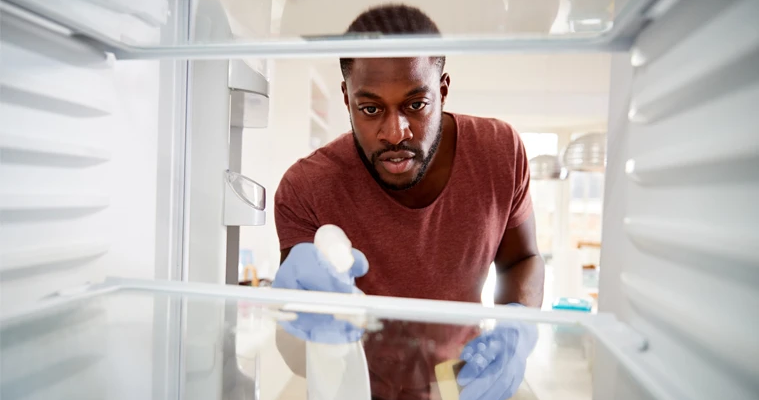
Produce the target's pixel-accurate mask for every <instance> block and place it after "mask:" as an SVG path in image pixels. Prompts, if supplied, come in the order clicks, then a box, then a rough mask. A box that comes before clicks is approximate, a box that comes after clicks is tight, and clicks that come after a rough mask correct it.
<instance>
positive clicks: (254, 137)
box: [240, 60, 312, 277]
mask: <svg viewBox="0 0 759 400" xmlns="http://www.w3.org/2000/svg"><path fill="white" fill-rule="evenodd" d="M310 70H311V63H310V62H309V61H301V60H276V61H275V62H273V66H272V69H271V73H272V76H271V78H270V85H271V86H270V93H271V94H270V108H269V126H268V127H267V128H264V129H245V130H244V131H243V152H242V172H243V174H244V175H246V176H248V177H250V178H251V179H253V180H255V181H256V182H259V183H260V184H262V185H263V186H264V187H265V188H266V225H264V226H259V227H242V228H241V230H240V248H241V249H252V250H253V253H254V264H255V265H256V266H257V267H258V268H260V269H259V271H260V273H261V274H262V275H263V276H266V272H265V271H267V270H268V271H270V274H271V275H270V277H273V273H274V272H275V271H276V268H277V267H278V266H279V241H278V238H277V234H276V227H275V225H274V194H275V193H276V190H277V186H278V185H279V181H280V179H282V175H284V173H285V171H287V169H288V168H289V167H290V166H291V165H292V164H293V163H295V161H296V160H298V159H299V158H301V157H305V156H307V155H308V154H310V152H311V151H312V150H311V148H310V147H309V129H310V125H309V120H308V112H309V104H310V99H309V90H310V89H309V73H310Z"/></svg>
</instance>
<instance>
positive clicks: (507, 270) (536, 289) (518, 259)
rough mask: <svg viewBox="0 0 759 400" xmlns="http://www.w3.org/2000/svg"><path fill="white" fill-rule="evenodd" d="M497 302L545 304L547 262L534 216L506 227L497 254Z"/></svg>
mask: <svg viewBox="0 0 759 400" xmlns="http://www.w3.org/2000/svg"><path fill="white" fill-rule="evenodd" d="M495 267H496V272H497V280H496V282H497V284H496V293H495V303H496V304H509V303H520V304H522V305H524V306H527V307H540V306H541V305H542V304H543V283H544V278H545V264H544V263H543V258H542V257H541V256H540V252H539V251H538V244H537V239H536V237H535V216H534V215H533V214H530V216H529V217H528V218H527V219H526V220H525V221H524V222H523V223H522V224H520V225H519V226H517V227H514V228H511V229H506V232H505V233H504V235H503V239H501V244H500V245H499V246H498V251H497V253H496V256H495Z"/></svg>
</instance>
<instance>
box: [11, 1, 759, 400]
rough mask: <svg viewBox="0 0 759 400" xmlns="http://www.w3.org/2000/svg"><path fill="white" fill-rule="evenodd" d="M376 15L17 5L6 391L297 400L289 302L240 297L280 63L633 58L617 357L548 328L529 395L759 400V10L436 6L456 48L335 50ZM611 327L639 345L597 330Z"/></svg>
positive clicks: (610, 303)
mask: <svg viewBox="0 0 759 400" xmlns="http://www.w3.org/2000/svg"><path fill="white" fill-rule="evenodd" d="M375 3H377V4H378V3H379V2H369V1H367V2H349V1H341V2H339V6H336V8H335V9H336V10H337V11H336V12H335V15H334V21H338V22H335V23H334V24H326V25H325V23H320V22H319V21H318V20H319V18H313V16H314V15H315V14H316V13H319V12H325V11H324V9H323V8H322V7H326V6H325V5H324V4H326V3H325V2H316V1H312V2H299V1H271V2H270V1H235V0H219V1H216V0H198V1H186V0H167V1H150V0H143V1H129V2H127V1H116V0H113V1H105V0H70V1H63V0H56V1H43V0H3V1H2V2H0V6H1V8H0V53H1V54H0V225H2V226H1V227H0V305H2V306H1V307H0V318H2V325H0V351H2V352H3V357H2V371H0V372H1V373H0V376H1V377H2V378H0V379H2V380H1V381H0V383H1V384H2V397H3V398H6V397H7V398H19V399H21V398H23V399H32V398H55V397H56V396H57V397H58V398H79V395H80V394H81V393H82V392H81V390H83V389H87V391H86V394H92V396H93V397H101V398H109V399H110V398H114V399H118V398H155V399H158V398H191V397H193V396H197V397H198V398H213V399H215V398H225V397H223V396H225V395H229V396H232V394H231V393H233V392H234V391H235V390H238V391H237V392H235V393H236V395H239V396H243V397H244V396H247V397H245V398H250V397H251V396H257V397H254V398H260V399H267V400H268V399H272V400H274V399H276V398H277V396H278V395H279V394H280V393H281V392H282V390H283V388H286V387H287V385H289V384H291V383H292V382H295V381H292V380H290V378H291V377H292V374H291V373H290V372H289V370H288V368H287V366H286V365H284V364H283V361H282V359H281V357H280V356H279V355H278V354H277V352H276V349H274V348H273V347H272V346H271V341H272V340H273V339H272V336H271V335H272V332H273V330H274V327H275V326H276V323H275V320H276V318H275V317H271V316H262V314H261V313H262V312H263V311H260V310H263V309H265V307H264V308H262V307H259V306H260V304H259V303H256V301H258V302H266V303H267V304H281V303H282V302H283V300H281V299H282V298H283V297H279V296H286V295H284V294H278V291H274V290H264V289H247V290H250V291H251V292H250V293H248V292H242V291H240V288H236V287H230V286H226V287H224V286H221V285H222V284H224V283H230V281H229V279H230V276H231V274H234V273H236V266H237V260H236V257H237V256H238V253H237V251H236V250H237V248H236V246H238V245H239V227H240V226H241V225H258V224H260V223H261V222H262V221H261V220H260V219H259V217H260V215H258V214H256V213H254V212H252V211H251V214H248V215H244V216H243V217H240V218H242V219H233V218H232V217H231V216H229V215H228V214H227V211H229V210H231V209H232V207H233V206H235V205H236V206H240V205H241V204H253V203H251V202H248V203H245V202H244V201H242V202H238V203H234V204H233V203H230V202H232V201H237V200H234V199H239V197H238V196H237V195H236V194H235V192H234V191H232V192H230V191H229V190H228V189H229V188H230V187H231V184H230V182H229V181H228V180H226V179H227V177H229V176H230V175H229V171H231V172H241V168H242V166H241V157H242V153H241V148H240V146H238V144H239V143H240V142H241V141H242V140H243V139H245V138H244V137H243V136H242V135H243V132H244V129H242V128H244V127H246V126H265V125H266V124H267V123H268V106H269V92H268V90H269V89H268V80H269V79H270V75H271V74H270V71H269V68H270V62H271V60H273V59H277V60H284V59H293V58H297V59H305V58H313V57H338V56H339V55H346V56H353V57H359V56H405V55H415V54H437V53H438V52H444V53H446V54H458V55H462V56H466V55H475V54H523V53H525V54H526V53H536V54H541V53H543V54H545V53H585V52H594V53H608V54H611V67H610V68H611V83H610V85H611V86H610V101H609V115H608V128H607V143H608V145H607V154H608V156H607V164H606V173H605V175H606V176H605V183H604V210H603V247H602V249H601V263H602V264H603V265H604V269H603V273H602V274H601V275H600V277H599V280H600V281H599V296H600V297H599V305H600V306H599V313H598V314H597V315H593V316H592V318H591V319H590V320H588V321H582V322H581V323H580V325H581V326H582V327H583V328H580V334H579V337H582V338H588V337H594V338H596V339H595V342H593V341H591V345H588V344H587V343H586V341H585V339H581V340H580V341H579V343H581V345H578V342H577V336H572V335H570V336H569V337H571V338H573V339H571V340H570V341H571V342H572V343H569V344H568V345H567V344H566V343H563V342H561V340H560V339H557V338H556V336H555V335H554V334H555V332H556V329H558V327H557V326H554V325H552V324H551V323H550V322H552V323H556V320H555V318H560V316H559V314H555V313H553V312H546V313H545V315H546V316H545V319H546V320H545V321H543V322H542V325H541V327H542V328H541V339H540V340H541V341H540V342H539V346H538V348H537V349H536V351H535V353H534V354H533V356H532V359H531V365H532V366H534V367H530V368H533V369H528V376H527V378H526V381H525V389H529V390H530V391H531V392H533V394H534V395H536V396H537V398H540V399H548V398H552V397H550V396H551V393H544V394H542V395H541V394H540V393H539V392H540V390H541V389H540V388H541V387H543V388H546V387H549V388H550V387H554V388H556V387H558V386H560V387H562V388H565V389H567V390H570V389H571V387H572V385H573V383H571V382H568V381H566V380H561V379H562V378H561V376H562V373H560V372H556V373H555V374H554V372H553V371H550V372H540V371H541V370H540V368H541V365H542V366H543V367H545V366H546V365H548V364H541V360H545V359H546V358H550V357H554V356H556V354H558V353H561V354H563V355H567V354H569V355H570V357H569V358H568V359H567V360H569V361H567V362H566V363H559V364H551V365H561V368H562V371H563V370H564V369H567V370H569V369H572V368H574V369H576V370H577V371H578V372H577V375H576V376H577V377H578V378H577V381H574V383H576V382H582V384H583V385H586V386H587V387H588V388H589V389H590V391H592V396H593V397H592V398H594V399H607V398H619V399H639V398H645V399H649V398H650V399H662V400H663V399H682V398H688V399H707V398H723V399H744V398H754V397H756V395H757V393H759V386H757V383H756V382H759V379H757V378H759V364H757V363H756V361H755V360H757V359H759V345H758V344H757V342H756V340H755V339H754V337H755V335H753V334H752V333H753V332H756V331H757V329H759V319H757V318H756V311H755V310H756V309H757V308H759V289H757V288H759V269H757V266H759V258H758V256H757V253H756V252H755V251H754V247H755V246H756V243H759V234H757V229H756V226H757V223H759V211H758V210H759V209H757V207H756V200H755V199H756V198H757V197H759V185H758V184H757V182H759V139H758V138H757V135H756V128H755V127H756V126H757V125H759V113H756V111H755V108H756V107H755V105H756V104H759V29H758V28H757V27H756V23H755V21H756V20H757V19H759V2H757V1H754V0H730V1H708V0H692V1H685V0H679V1H675V0H659V1H653V0H628V1H614V2H611V1H600V0H599V1H564V0H562V1H560V2H558V6H557V7H558V8H556V9H552V8H551V7H550V6H549V3H552V2H548V1H546V2H543V1H540V2H537V1H535V2H531V3H530V2H524V1H508V2H503V1H500V0H499V1H488V0H481V1H478V2H476V4H474V5H471V6H466V8H468V9H469V10H475V11H476V12H474V13H471V14H468V15H469V16H468V17H466V18H450V15H454V14H453V13H450V14H445V15H444V14H443V13H442V11H440V9H441V7H438V6H437V4H438V2H432V1H425V0H415V1H410V2H408V3H409V4H413V5H417V6H419V7H421V8H422V9H423V10H425V11H428V12H430V14H431V15H432V16H433V18H439V19H440V25H441V28H442V29H443V30H444V35H443V37H442V38H437V39H435V38H413V37H412V38H400V39H394V38H384V39H367V38H357V39H351V40H347V39H341V40H336V39H335V38H333V37H331V35H336V34H339V33H340V32H341V31H342V29H343V26H344V25H347V24H348V23H349V22H350V19H351V18H352V17H353V16H355V14H357V13H358V12H360V10H362V9H364V8H366V7H368V6H370V5H373V4H375ZM570 3H572V4H574V8H572V7H569V8H567V6H566V5H567V4H570ZM330 4H331V3H330ZM562 7H563V8H562ZM436 13H439V14H436ZM544 14H545V15H558V16H560V18H558V19H554V20H551V19H544V18H541V17H540V16H542V15H544ZM446 15H448V16H446ZM461 15H463V14H462V13H459V14H458V15H457V17H458V16H461ZM524 16H530V17H529V18H527V17H524ZM517 17H518V18H517ZM515 18H516V21H529V22H531V23H524V24H520V23H516V22H513V21H514V19H515ZM340 21H342V22H340ZM504 21H511V22H510V23H505V22H504ZM557 21H558V22H557ZM325 26H326V27H325ZM327 28H329V29H327ZM235 68H239V69H240V70H243V71H246V72H244V73H242V76H244V77H246V78H245V79H244V80H243V81H237V80H233V79H232V78H231V77H232V76H233V75H234V76H237V75H236V74H232V73H231V71H233V70H234V69H235ZM315 87H317V89H318V84H316V86H315ZM235 106H240V107H241V109H242V110H243V115H248V116H251V117H250V118H252V119H251V120H248V121H247V122H245V121H242V120H240V121H238V120H236V119H235V118H234V116H236V115H237V114H235V111H234V110H235ZM316 125H317V128H318V127H319V124H318V122H317V123H316ZM317 139H318V138H317ZM248 178H250V179H251V180H252V181H255V179H256V177H255V176H254V175H253V176H249V177H248ZM264 186H266V185H264ZM241 190H242V189H241ZM256 190H257V189H256ZM256 190H253V191H252V192H248V193H258V192H257V191H256ZM238 194H239V192H238ZM270 209H271V205H270V204H269V205H268V207H266V210H267V212H268V211H269V210H270ZM241 210H243V211H244V210H245V208H242V209H241ZM259 211H262V210H259ZM235 215H239V214H235ZM272 223H273V221H271V220H268V221H266V222H265V224H266V225H267V226H268V227H269V228H270V227H271V224H272ZM251 229H257V228H251ZM262 229H263V228H262ZM109 277H120V278H129V279H138V281H120V280H114V279H112V278H109ZM142 280H145V281H142ZM152 280H158V281H156V282H157V283H155V285H156V286H155V287H152V286H151V283H149V282H147V281H152ZM169 281H170V282H169ZM123 282H127V283H123ZM134 282H137V283H134ZM197 282H202V283H203V284H207V285H210V286H202V288H198V287H195V286H193V285H195V284H196V283H197ZM165 285H169V286H170V289H167V288H166V287H165ZM209 291H210V292H213V293H214V294H213V295H209V294H208V293H207V292H209ZM209 296H210V297H209ZM307 298H308V299H309V301H314V302H317V303H319V302H323V303H327V304H329V303H330V302H331V301H332V300H331V299H332V298H331V297H330V296H327V295H325V297H321V296H319V295H313V296H311V297H308V296H307ZM244 299H247V300H244ZM277 299H279V300H277ZM247 301H250V302H252V304H253V305H252V306H251V305H250V304H247V303H246V302H247ZM278 301H279V302H280V303H277V302H278ZM288 301H291V302H293V303H299V302H302V301H303V299H301V298H292V299H289V300H288ZM369 301H372V300H369ZM59 303H60V304H59ZM368 304H369V303H367V304H365V306H367V307H368ZM372 304H374V303H372ZM393 304H395V303H393V302H392V301H391V300H389V299H388V300H387V303H386V304H384V305H383V304H379V303H378V304H377V305H376V307H375V306H372V307H373V308H371V312H370V314H371V313H378V314H382V313H383V312H393V311H397V309H393V308H392V305H393ZM399 304H400V303H399ZM415 304H416V303H413V301H411V300H409V303H408V306H409V309H414V308H413V306H414V305H415ZM267 307H268V306H267ZM459 307H461V308H459ZM275 308H276V307H275ZM357 308H361V307H358V306H357ZM433 308H435V307H433ZM50 310H54V311H55V312H52V313H51V312H50ZM251 310H258V311H251ZM422 310H423V309H422V308H419V309H417V312H419V313H421V312H422ZM452 310H453V311H452V313H453V314H455V315H462V314H463V313H464V311H465V310H466V311H470V312H472V315H476V316H478V317H477V318H471V319H466V318H464V317H462V318H463V319H461V321H463V320H466V321H467V322H466V323H464V324H465V325H470V326H477V325H479V323H480V322H479V321H480V320H486V319H489V318H498V316H499V315H500V316H501V317H502V318H506V319H510V318H517V319H519V318H526V317H527V316H525V315H512V314H501V313H503V312H504V311H502V310H501V309H499V308H498V307H496V308H495V309H488V308H486V307H479V306H478V307H477V308H467V307H466V306H465V305H457V306H456V308H453V309H452ZM416 317H420V315H416ZM405 318H407V319H414V318H415V317H414V316H413V315H406V316H405ZM435 318H437V320H435V321H431V322H439V323H445V322H450V321H448V320H447V319H446V317H445V315H444V314H439V315H437V316H436V317H435ZM401 319H403V318H401ZM603 321H613V324H611V325H609V326H614V327H621V328H620V329H621V331H623V332H626V333H625V334H622V335H617V334H615V333H614V330H613V329H612V330H605V329H600V328H599V329H597V330H595V331H593V328H590V329H591V331H592V332H590V334H588V332H587V331H586V330H587V329H588V327H600V326H604V325H603ZM619 321H621V323H620V324H617V322H619ZM565 322H566V321H565ZM575 322H576V321H575ZM459 323H460V321H459ZM573 328H576V327H575V326H573ZM544 331H545V332H546V334H545V335H544V334H543V332H544ZM559 332H564V331H562V330H561V329H559ZM572 332H574V333H573V334H576V333H577V331H574V330H571V329H570V333H572ZM627 333H631V335H627ZM267 335H268V336H267ZM560 337H561V336H560ZM230 338H231V339H230ZM631 338H632V339H631ZM638 339H640V341H639V340H638ZM599 340H600V341H601V342H602V345H598V341H599ZM265 341H268V342H266V343H269V344H270V345H269V346H261V345H260V343H263V342H265ZM641 342H642V343H644V344H645V345H640V343H641ZM592 343H595V344H592ZM565 345H566V346H568V348H569V350H566V349H565V347H566V346H565ZM573 346H574V347H573ZM588 348H590V349H592V351H587V349H588ZM540 349H543V350H540ZM575 356H576V357H578V358H572V357H575ZM583 368H585V370H586V371H587V370H588V368H590V371H591V372H588V373H586V371H582V372H579V371H580V370H582V369H583ZM229 371H234V373H232V372H229ZM251 371H259V372H260V373H261V374H262V375H261V376H262V377H263V376H265V375H266V373H267V371H268V372H269V373H270V374H272V375H270V376H269V377H267V378H266V379H265V380H263V381H262V380H259V379H258V378H259V377H258V375H257V374H256V373H254V372H251ZM280 371H284V372H281V373H280ZM127 372H128V374H127ZM275 372H276V373H275ZM530 374H532V375H530ZM571 376H575V375H571ZM256 382H258V383H256ZM261 382H263V384H260V385H259V383H261ZM32 383H33V384H32ZM267 385H269V386H267ZM541 385H543V386H541ZM527 386H529V388H527ZM250 391H252V392H250ZM562 393H563V392H558V394H556V393H554V394H553V395H556V396H559V397H556V398H570V397H569V396H571V394H568V393H563V394H562ZM583 393H585V392H583ZM561 396H565V397H561ZM303 398H305V397H303Z"/></svg>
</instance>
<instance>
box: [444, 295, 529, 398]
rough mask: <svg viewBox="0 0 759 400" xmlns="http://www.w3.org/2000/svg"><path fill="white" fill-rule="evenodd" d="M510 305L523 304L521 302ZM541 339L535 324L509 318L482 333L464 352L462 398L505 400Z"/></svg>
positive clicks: (522, 377) (459, 381)
mask: <svg viewBox="0 0 759 400" xmlns="http://www.w3.org/2000/svg"><path fill="white" fill-rule="evenodd" d="M509 306H517V307H521V305H520V304H509ZM537 341H538V330H537V327H536V326H535V324H533V323H527V322H520V321H506V322H501V323H499V324H498V325H496V327H495V328H494V329H493V330H490V331H487V332H483V333H482V334H481V335H480V336H479V337H477V338H475V339H473V340H472V341H470V342H469V343H467V345H466V346H464V350H463V351H462V352H461V357H460V358H461V359H462V360H464V361H466V363H465V364H464V366H463V367H462V368H461V371H459V374H458V376H457V382H458V384H459V385H460V386H462V387H463V389H461V394H460V396H459V398H460V399H461V400H502V399H508V398H510V397H512V396H513V395H514V393H516V391H517V389H519V385H521V384H522V380H523V379H524V371H525V367H526V366H527V357H528V356H529V355H530V353H531V352H532V349H533V348H535V344H536V342H537Z"/></svg>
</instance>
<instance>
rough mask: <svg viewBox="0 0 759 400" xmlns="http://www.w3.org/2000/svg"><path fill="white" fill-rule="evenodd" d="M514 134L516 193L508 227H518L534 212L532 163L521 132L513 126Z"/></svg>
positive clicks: (513, 197)
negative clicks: (531, 177)
mask: <svg viewBox="0 0 759 400" xmlns="http://www.w3.org/2000/svg"><path fill="white" fill-rule="evenodd" d="M512 134H513V136H514V147H513V149H514V152H513V154H514V158H513V159H514V163H513V168H514V194H513V196H512V201H511V212H510V213H509V220H508V222H507V223H506V229H511V228H516V227H517V226H519V225H521V224H522V223H523V222H524V221H526V220H527V218H529V217H530V215H531V214H532V198H531V197H530V163H529V160H528V159H527V152H526V151H525V148H524V143H523V142H522V138H520V137H519V133H518V132H517V131H516V130H514V129H513V128H512Z"/></svg>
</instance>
